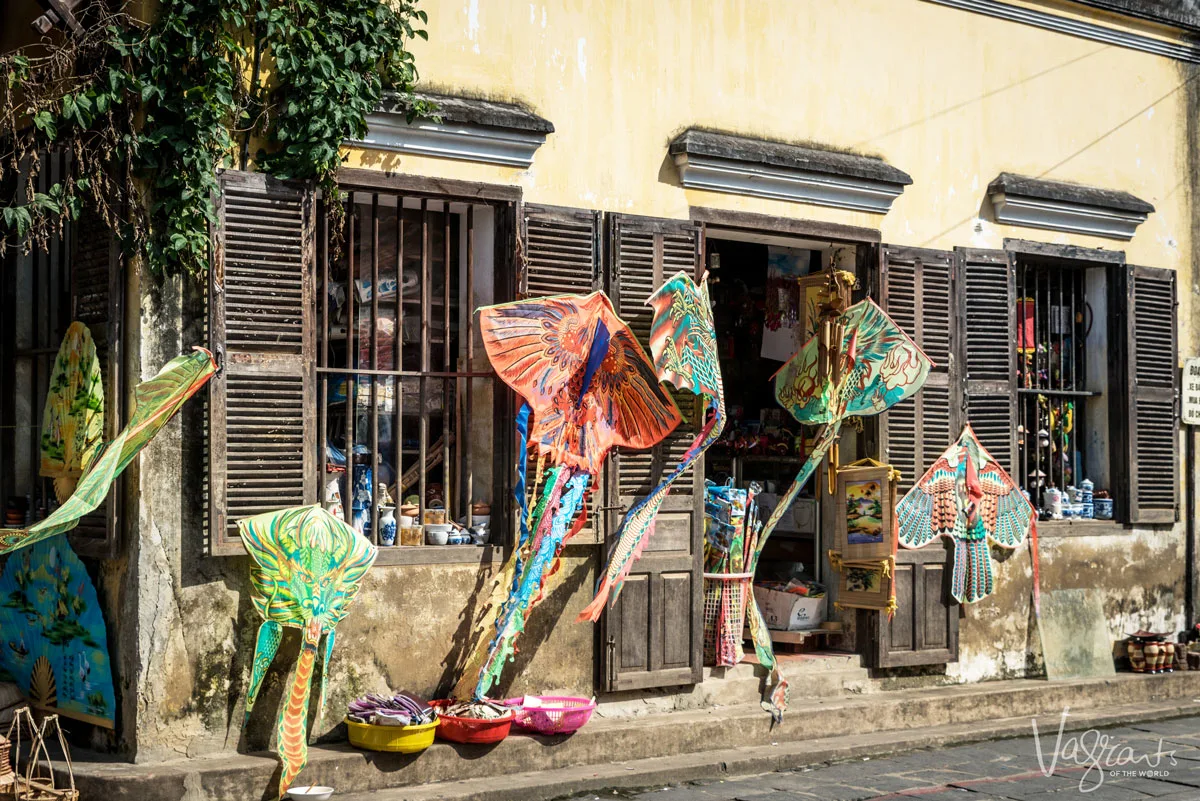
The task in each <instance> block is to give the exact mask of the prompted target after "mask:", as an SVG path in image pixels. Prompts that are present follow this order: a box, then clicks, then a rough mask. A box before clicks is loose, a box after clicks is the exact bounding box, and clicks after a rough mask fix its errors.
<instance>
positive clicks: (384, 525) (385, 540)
mask: <svg viewBox="0 0 1200 801" xmlns="http://www.w3.org/2000/svg"><path fill="white" fill-rule="evenodd" d="M380 511H382V512H383V514H381V515H380V516H379V544H380V545H395V544H396V517H395V515H393V514H392V513H393V512H394V511H395V507H393V506H384V507H382V509H381V510H380Z"/></svg>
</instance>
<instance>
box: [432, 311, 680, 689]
mask: <svg viewBox="0 0 1200 801" xmlns="http://www.w3.org/2000/svg"><path fill="white" fill-rule="evenodd" d="M479 316H480V332H481V334H482V337H483V343H484V348H485V349H486V351H487V354H488V358H489V360H490V361H491V363H492V366H493V367H494V368H495V370H496V372H497V374H498V375H499V376H500V378H501V379H502V380H503V381H504V382H505V383H506V384H508V385H509V386H510V387H511V388H512V389H513V390H515V391H516V392H517V393H518V394H519V395H520V396H521V397H522V398H523V399H524V403H523V404H522V407H521V410H520V411H519V412H518V415H517V433H518V439H519V443H518V454H519V457H518V459H519V461H518V477H517V484H516V487H515V488H514V494H515V496H516V500H517V506H518V510H519V515H520V526H519V528H520V537H519V541H518V543H517V547H516V548H515V549H514V550H513V554H512V556H511V557H510V558H509V560H508V562H507V563H506V565H505V567H504V569H503V570H502V571H501V574H500V578H499V581H500V584H501V585H502V586H505V587H507V588H508V589H507V597H506V599H505V600H504V602H503V603H502V604H500V607H499V609H498V610H497V615H496V622H495V634H494V636H493V637H492V638H491V640H490V642H488V643H487V644H486V647H484V645H483V641H480V644H479V645H478V646H477V647H476V652H475V654H474V655H473V656H472V658H471V659H470V660H469V661H468V667H467V670H466V672H465V673H464V676H463V681H462V682H460V686H459V688H458V689H456V693H459V692H463V691H464V690H465V689H466V688H465V687H464V686H463V685H464V683H465V682H467V681H469V680H470V676H471V674H472V672H473V671H474V670H475V669H476V668H478V677H477V680H476V681H475V682H474V687H473V689H472V691H471V694H472V695H473V696H474V697H475V698H483V697H484V696H486V694H487V692H488V690H489V689H490V688H491V687H492V685H493V684H494V683H495V682H496V681H498V680H499V678H500V674H501V672H502V671H503V669H504V665H505V664H506V663H507V662H508V661H509V659H510V658H511V657H512V655H513V652H514V650H515V646H514V643H515V640H516V639H517V637H518V635H519V634H520V633H521V632H522V631H524V629H525V621H526V619H527V618H528V615H529V612H530V610H531V609H532V607H533V606H534V605H535V604H536V603H537V601H538V600H540V598H541V597H542V596H543V595H544V594H545V592H546V589H547V588H546V581H547V579H548V578H549V576H551V575H553V574H554V572H555V569H554V568H555V566H556V565H557V562H558V555H559V552H560V551H561V549H562V545H563V542H564V541H566V540H567V539H569V538H570V537H571V536H572V535H574V534H575V533H576V532H577V531H578V530H579V529H581V528H582V527H583V524H584V521H585V519H586V515H583V514H581V513H580V512H581V509H582V508H583V504H584V497H585V495H586V494H587V493H588V492H589V491H590V490H591V488H592V487H593V486H594V481H595V479H596V477H597V476H598V475H599V472H600V469H601V467H602V466H603V464H604V459H605V457H606V456H607V455H608V451H609V449H611V448H612V447H614V446H622V447H627V448H633V449H646V448H650V447H652V446H654V445H656V444H658V443H659V442H661V441H662V440H663V438H664V437H666V436H667V434H669V433H671V431H673V430H674V429H675V427H676V426H677V425H679V422H680V416H679V410H678V409H677V408H676V407H675V402H674V401H673V400H672V399H671V396H670V395H669V394H668V393H667V392H666V390H665V389H663V387H662V386H661V385H660V384H659V382H658V378H657V376H655V374H654V366H653V365H652V364H651V362H650V360H649V359H648V358H647V357H646V354H645V352H644V351H643V350H642V348H641V345H639V344H638V342H637V339H636V338H635V337H634V335H633V332H632V331H630V330H629V326H627V325H626V324H625V323H624V321H622V320H621V319H620V318H619V317H618V316H617V314H616V312H615V311H614V310H613V307H612V303H611V302H610V301H609V299H608V297H607V296H605V295H604V293H602V292H593V293H592V294H590V295H586V296H584V295H558V296H554V297H548V298H537V299H531V300H523V301H517V302H514V303H506V304H503V305H499V306H490V307H487V308H484V309H482V310H480V312H479ZM527 448H528V450H529V451H530V452H532V453H533V454H534V455H535V456H536V459H537V465H538V471H537V475H536V476H535V479H534V484H535V487H534V491H533V493H532V494H533V495H534V496H535V497H537V498H538V500H537V502H536V504H535V506H534V510H533V512H532V513H529V512H528V509H527V505H526V494H525V479H526V476H525V466H526V463H527V459H526V458H525V457H526V450H527ZM546 463H549V465H550V470H549V471H548V473H547V474H546V475H545V476H543V475H542V473H543V466H544V465H545V464H546ZM543 477H544V479H545V484H544V488H543V489H542V491H541V494H540V496H539V494H538V492H537V485H538V484H540V483H541V482H542V479H543ZM464 694H465V693H464Z"/></svg>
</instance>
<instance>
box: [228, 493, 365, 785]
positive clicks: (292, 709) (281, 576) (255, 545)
mask: <svg viewBox="0 0 1200 801" xmlns="http://www.w3.org/2000/svg"><path fill="white" fill-rule="evenodd" d="M237 525H238V533H239V534H240V535H241V537H242V542H243V543H244V544H245V546H246V551H247V552H248V553H249V554H250V557H251V559H252V560H253V561H252V562H251V564H250V588H251V592H250V601H251V603H253V604H254V608H255V609H256V610H258V613H259V614H260V615H262V617H263V623H262V625H261V626H259V629H258V637H257V639H256V640H255V644H254V661H253V663H252V666H251V673H250V688H249V690H248V691H247V693H246V718H247V719H248V718H249V717H250V712H251V711H252V710H253V709H254V702H255V701H256V700H257V698H258V691H259V688H261V687H262V681H263V677H264V676H265V675H266V672H267V668H268V667H270V665H271V660H272V659H274V658H275V651H276V650H277V649H278V648H279V642H280V640H281V639H282V638H283V628H284V627H285V626H286V627H288V628H293V629H299V630H300V631H301V636H302V640H301V645H300V658H299V660H298V661H297V662H296V668H295V669H294V670H293V671H292V681H291V685H290V686H289V688H288V691H287V694H286V696H285V697H284V702H283V707H282V708H281V709H280V710H279V722H278V724H277V727H276V736H277V739H278V744H277V747H278V748H279V760H280V762H281V763H282V765H283V769H282V772H281V774H280V777H279V795H280V797H282V796H283V794H284V793H285V792H287V789H288V787H290V786H291V784H292V782H293V781H294V780H295V778H296V776H297V775H298V774H299V773H300V771H301V770H302V769H303V768H304V765H305V763H306V762H307V761H308V703H309V696H310V692H311V688H312V677H313V669H314V667H315V666H316V661H317V649H318V647H319V646H320V643H321V638H322V637H324V638H325V650H324V653H323V655H322V657H321V675H320V676H319V677H318V678H317V682H318V685H319V692H320V696H319V700H318V702H317V715H316V716H317V719H320V717H321V709H322V708H323V707H324V705H325V671H327V670H328V669H329V659H330V657H331V656H332V655H333V644H334V627H335V626H336V625H337V624H338V623H339V622H340V621H341V620H342V618H344V617H345V616H346V612H347V611H348V610H349V608H350V604H351V603H352V602H353V601H354V596H355V595H357V594H358V589H359V583H360V582H361V581H362V578H363V576H365V575H366V573H367V570H368V569H369V568H370V567H371V565H372V564H373V563H374V562H375V556H376V554H377V553H378V551H377V550H376V548H375V546H374V545H372V544H371V543H370V542H368V541H367V539H366V538H365V537H363V536H362V535H361V534H359V533H358V532H357V531H355V530H354V529H353V528H351V527H350V526H348V525H346V523H345V522H344V521H342V520H340V519H339V518H336V517H334V516H333V515H331V514H329V512H326V511H325V510H324V509H322V508H321V507H320V506H318V505H314V506H297V507H292V508H290V509H281V510H279V511H277V512H266V513H264V514H260V515H255V516H254V517H249V518H246V519H244V520H239V521H238V524H237Z"/></svg>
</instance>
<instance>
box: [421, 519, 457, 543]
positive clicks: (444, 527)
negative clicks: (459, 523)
mask: <svg viewBox="0 0 1200 801" xmlns="http://www.w3.org/2000/svg"><path fill="white" fill-rule="evenodd" d="M453 528H454V526H452V525H450V524H449V523H428V524H426V526H425V542H427V543H429V544H430V545H445V544H446V543H447V542H449V540H450V531H451V529H453Z"/></svg>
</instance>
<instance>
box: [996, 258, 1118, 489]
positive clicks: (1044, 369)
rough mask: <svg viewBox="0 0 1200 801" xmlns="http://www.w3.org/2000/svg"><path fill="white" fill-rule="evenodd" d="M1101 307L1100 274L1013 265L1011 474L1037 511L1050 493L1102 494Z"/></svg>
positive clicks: (1104, 373) (1104, 396) (1104, 397)
mask: <svg viewBox="0 0 1200 801" xmlns="http://www.w3.org/2000/svg"><path fill="white" fill-rule="evenodd" d="M1107 305H1108V304H1107V286H1106V281H1105V273H1104V270H1103V269H1099V268H1089V267H1083V266H1076V265H1064V264H1062V263H1054V262H1043V261H1038V260H1029V259H1023V260H1018V262H1017V264H1016V310H1015V316H1016V321H1015V324H1016V350H1017V390H1016V391H1017V415H1018V421H1017V445H1018V454H1017V460H1016V462H1017V464H1016V465H1015V468H1016V473H1017V477H1018V480H1019V482H1020V485H1021V487H1022V489H1024V490H1026V491H1027V492H1028V493H1029V496H1030V498H1031V500H1032V501H1033V503H1034V505H1035V506H1037V507H1038V508H1039V509H1046V508H1047V506H1048V502H1047V496H1046V491H1047V490H1049V489H1052V488H1053V489H1057V490H1059V491H1062V492H1064V493H1065V492H1066V491H1067V489H1068V488H1069V487H1079V486H1080V485H1081V482H1082V481H1083V480H1084V479H1090V480H1091V481H1093V483H1095V485H1096V486H1097V487H1107V486H1108V480H1109V470H1108V438H1107V425H1106V423H1107V420H1108V403H1109V398H1108V393H1107V388H1108V387H1107V384H1108V381H1107V377H1108V366H1107V364H1106V362H1105V353H1106V347H1105V346H1106V341H1105V317H1106V310H1107ZM1097 320H1099V324H1098V325H1097Z"/></svg>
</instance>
